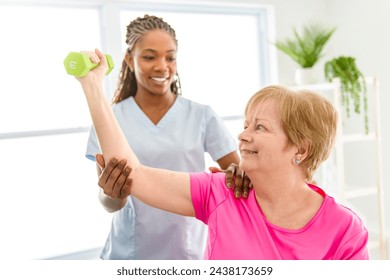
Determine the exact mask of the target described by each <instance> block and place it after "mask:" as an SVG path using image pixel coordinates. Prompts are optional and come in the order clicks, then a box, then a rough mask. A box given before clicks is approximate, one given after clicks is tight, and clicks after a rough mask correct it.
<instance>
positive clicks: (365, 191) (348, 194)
mask: <svg viewBox="0 0 390 280" xmlns="http://www.w3.org/2000/svg"><path fill="white" fill-rule="evenodd" d="M348 188H352V187H348ZM375 194H378V188H377V187H376V186H371V187H364V188H360V189H355V190H347V191H345V198H346V199H353V198H358V197H363V196H368V195H375Z"/></svg>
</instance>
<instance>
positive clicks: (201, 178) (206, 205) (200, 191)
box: [190, 172, 229, 224]
mask: <svg viewBox="0 0 390 280" xmlns="http://www.w3.org/2000/svg"><path fill="white" fill-rule="evenodd" d="M190 184H191V198H192V203H193V205H194V210H195V217H196V218H197V219H198V220H200V221H203V222H204V223H205V224H208V219H209V216H210V214H211V213H212V212H213V211H215V209H216V208H217V207H218V206H219V205H220V204H221V203H222V202H223V201H224V200H226V199H227V197H228V195H229V189H228V188H227V187H226V186H225V173H223V172H220V173H208V172H198V173H191V174H190Z"/></svg>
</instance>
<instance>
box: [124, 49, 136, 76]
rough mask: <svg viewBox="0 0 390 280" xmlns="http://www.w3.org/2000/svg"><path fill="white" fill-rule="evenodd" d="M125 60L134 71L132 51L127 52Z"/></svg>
mask: <svg viewBox="0 0 390 280" xmlns="http://www.w3.org/2000/svg"><path fill="white" fill-rule="evenodd" d="M125 61H126V64H127V66H128V67H129V68H130V71H131V72H134V59H133V56H132V55H131V53H128V52H127V53H126V55H125Z"/></svg>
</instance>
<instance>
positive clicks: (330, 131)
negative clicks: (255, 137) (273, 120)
mask: <svg viewBox="0 0 390 280" xmlns="http://www.w3.org/2000/svg"><path fill="white" fill-rule="evenodd" d="M264 101H273V102H275V104H276V106H277V108H278V111H279V114H280V120H281V125H282V128H283V130H284V132H285V133H286V135H287V138H288V141H289V144H290V145H296V146H298V147H300V146H302V145H304V144H306V145H307V144H308V145H307V146H308V153H307V157H306V158H305V159H304V160H303V161H302V162H301V164H300V165H301V166H303V167H304V168H305V169H306V180H307V181H308V182H311V181H312V180H313V174H314V172H315V171H316V170H317V168H318V167H319V165H320V164H321V163H322V162H323V161H325V160H326V159H327V158H328V157H329V155H330V153H331V151H332V148H333V145H334V142H335V138H336V132H337V122H338V114H337V111H336V109H335V108H334V107H333V105H332V104H331V103H330V102H329V101H328V100H327V99H326V98H324V97H322V96H320V95H319V94H317V93H315V92H311V91H308V90H300V91H293V90H289V89H287V88H284V87H281V86H268V87H265V88H263V89H261V90H260V91H259V92H257V93H255V94H254V95H253V96H252V97H251V98H250V99H249V101H248V103H247V105H246V108H245V115H247V112H248V110H249V109H250V107H252V106H254V105H257V104H259V103H261V102H264Z"/></svg>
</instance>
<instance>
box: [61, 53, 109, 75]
mask: <svg viewBox="0 0 390 280" xmlns="http://www.w3.org/2000/svg"><path fill="white" fill-rule="evenodd" d="M105 56H106V59H107V64H108V70H107V72H106V75H108V74H110V72H111V70H112V69H113V68H114V62H113V61H112V57H111V55H109V54H105ZM64 66H65V69H66V72H67V73H68V74H69V75H72V76H76V77H84V76H85V75H87V74H88V72H89V71H91V70H92V69H94V68H95V67H97V66H98V64H96V63H92V62H91V60H90V59H89V56H88V55H87V54H85V53H80V52H70V53H69V54H68V55H67V56H66V58H65V60H64Z"/></svg>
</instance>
